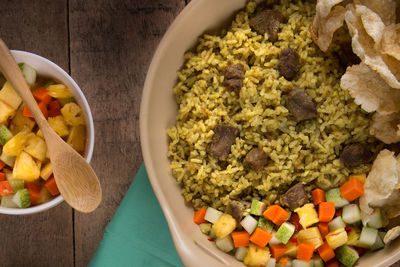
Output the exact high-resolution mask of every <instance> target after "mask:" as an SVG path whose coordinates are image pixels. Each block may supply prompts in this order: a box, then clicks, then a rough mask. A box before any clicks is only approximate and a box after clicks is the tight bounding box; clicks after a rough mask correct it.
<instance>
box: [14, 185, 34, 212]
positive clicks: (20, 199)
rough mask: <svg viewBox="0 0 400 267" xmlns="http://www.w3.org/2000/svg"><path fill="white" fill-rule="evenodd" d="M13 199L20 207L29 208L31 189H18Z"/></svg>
mask: <svg viewBox="0 0 400 267" xmlns="http://www.w3.org/2000/svg"><path fill="white" fill-rule="evenodd" d="M12 201H14V203H15V204H16V205H17V206H18V207H19V208H22V209H24V208H27V207H29V206H30V205H31V198H30V196H29V191H28V189H26V188H24V189H20V190H18V191H17V192H16V193H15V194H14V196H13V198H12Z"/></svg>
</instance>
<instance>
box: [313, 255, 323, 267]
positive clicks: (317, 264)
mask: <svg viewBox="0 0 400 267" xmlns="http://www.w3.org/2000/svg"><path fill="white" fill-rule="evenodd" d="M311 261H312V263H313V267H324V266H325V265H324V262H323V261H322V259H321V257H320V256H314V257H312V258H311Z"/></svg>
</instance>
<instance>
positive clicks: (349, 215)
mask: <svg viewBox="0 0 400 267" xmlns="http://www.w3.org/2000/svg"><path fill="white" fill-rule="evenodd" d="M354 179H357V178H354ZM360 220H361V213H360V208H359V207H358V205H356V204H349V205H346V206H344V207H343V221H344V222H345V223H348V224H355V223H358V222H359V221H360Z"/></svg>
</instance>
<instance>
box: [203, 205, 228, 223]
mask: <svg viewBox="0 0 400 267" xmlns="http://www.w3.org/2000/svg"><path fill="white" fill-rule="evenodd" d="M222 214H223V213H222V212H221V211H219V210H216V209H214V208H211V207H208V208H207V211H206V215H205V216H204V219H205V220H206V221H208V222H210V223H216V222H217V221H218V219H219V217H221V216H222Z"/></svg>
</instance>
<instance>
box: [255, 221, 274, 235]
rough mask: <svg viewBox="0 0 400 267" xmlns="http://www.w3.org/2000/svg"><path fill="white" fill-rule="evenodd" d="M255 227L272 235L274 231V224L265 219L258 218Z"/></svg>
mask: <svg viewBox="0 0 400 267" xmlns="http://www.w3.org/2000/svg"><path fill="white" fill-rule="evenodd" d="M257 227H260V228H261V229H263V230H265V231H268V232H270V233H272V231H273V230H274V224H273V223H272V222H271V221H270V220H267V219H265V218H264V217H260V218H259V219H258V222H257Z"/></svg>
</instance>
